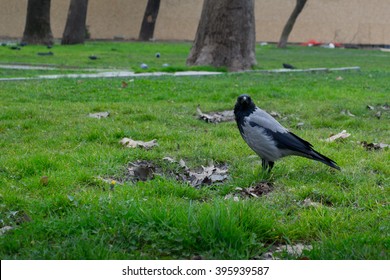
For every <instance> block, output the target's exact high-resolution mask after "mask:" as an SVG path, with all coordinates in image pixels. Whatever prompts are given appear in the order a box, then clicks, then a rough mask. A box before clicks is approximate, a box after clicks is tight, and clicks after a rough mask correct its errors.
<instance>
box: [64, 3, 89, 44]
mask: <svg viewBox="0 0 390 280" xmlns="http://www.w3.org/2000/svg"><path fill="white" fill-rule="evenodd" d="M87 10H88V0H71V1H70V5H69V10H68V18H67V20H66V25H65V30H64V33H63V35H62V40H61V44H62V45H71V44H84V41H85V37H86V20H87Z"/></svg>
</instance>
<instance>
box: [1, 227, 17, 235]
mask: <svg viewBox="0 0 390 280" xmlns="http://www.w3.org/2000/svg"><path fill="white" fill-rule="evenodd" d="M12 229H14V228H13V227H11V226H4V227H2V228H0V236H2V235H3V234H5V233H7V231H10V230H12Z"/></svg>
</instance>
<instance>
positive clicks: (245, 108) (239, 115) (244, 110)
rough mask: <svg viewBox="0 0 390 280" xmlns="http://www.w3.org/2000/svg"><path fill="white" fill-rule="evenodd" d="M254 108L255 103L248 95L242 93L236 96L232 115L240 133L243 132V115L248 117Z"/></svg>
mask: <svg viewBox="0 0 390 280" xmlns="http://www.w3.org/2000/svg"><path fill="white" fill-rule="evenodd" d="M255 110H256V105H255V103H253V101H252V98H251V97H250V96H249V95H247V94H242V95H240V96H239V97H238V98H237V102H236V105H235V106H234V116H235V119H236V122H237V126H238V129H239V130H240V132H241V134H242V133H243V130H242V126H243V125H244V119H245V117H248V116H249V115H250V114H252V113H253V112H254V111H255Z"/></svg>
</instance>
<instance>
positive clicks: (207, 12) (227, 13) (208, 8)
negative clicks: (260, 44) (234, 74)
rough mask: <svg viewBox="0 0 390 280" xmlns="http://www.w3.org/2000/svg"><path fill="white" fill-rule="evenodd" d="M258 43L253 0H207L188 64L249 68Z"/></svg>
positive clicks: (236, 69) (230, 68)
mask: <svg viewBox="0 0 390 280" xmlns="http://www.w3.org/2000/svg"><path fill="white" fill-rule="evenodd" d="M255 47H256V34H255V17H254V0H218V1H215V0H205V1H204V3H203V8H202V14H201V18H200V22H199V25H198V30H197V32H196V37H195V41H194V44H193V46H192V49H191V51H190V54H189V56H188V58H187V65H212V66H214V67H227V68H228V70H229V71H242V70H246V69H250V68H251V67H252V66H254V65H255V64H256V57H255Z"/></svg>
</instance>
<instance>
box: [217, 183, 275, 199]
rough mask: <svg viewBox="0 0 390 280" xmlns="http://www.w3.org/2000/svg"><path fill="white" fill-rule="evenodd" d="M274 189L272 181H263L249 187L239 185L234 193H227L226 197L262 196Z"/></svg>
mask: <svg viewBox="0 0 390 280" xmlns="http://www.w3.org/2000/svg"><path fill="white" fill-rule="evenodd" d="M273 189H274V186H273V184H272V183H271V182H266V181H263V182H260V183H258V184H257V185H255V186H250V187H248V188H241V187H237V188H235V190H234V192H233V193H231V194H228V195H226V196H225V199H230V198H234V199H235V198H237V199H238V198H252V197H260V196H262V195H266V194H268V193H270V192H272V190H273Z"/></svg>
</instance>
